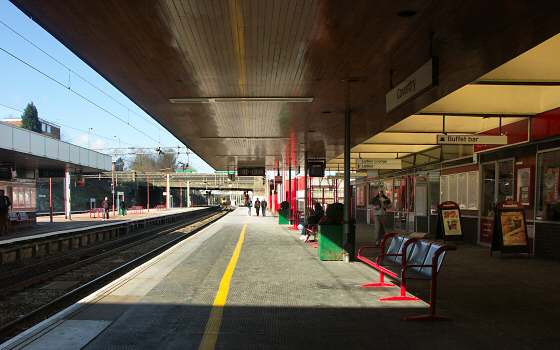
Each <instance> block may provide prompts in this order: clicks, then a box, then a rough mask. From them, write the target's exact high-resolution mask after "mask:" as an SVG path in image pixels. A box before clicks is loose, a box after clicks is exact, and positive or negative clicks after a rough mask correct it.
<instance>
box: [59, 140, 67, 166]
mask: <svg viewBox="0 0 560 350" xmlns="http://www.w3.org/2000/svg"><path fill="white" fill-rule="evenodd" d="M58 159H60V160H62V161H65V162H69V161H70V144H69V143H66V142H59V143H58Z"/></svg>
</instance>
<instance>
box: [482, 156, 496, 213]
mask: <svg viewBox="0 0 560 350" xmlns="http://www.w3.org/2000/svg"><path fill="white" fill-rule="evenodd" d="M495 197H496V166H495V165H494V163H489V164H482V213H481V215H482V216H486V217H493V216H494V204H495Z"/></svg>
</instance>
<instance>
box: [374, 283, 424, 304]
mask: <svg viewBox="0 0 560 350" xmlns="http://www.w3.org/2000/svg"><path fill="white" fill-rule="evenodd" d="M419 300H420V298H417V297H415V296H408V295H406V284H404V283H403V284H401V295H398V296H394V297H385V298H379V301H419Z"/></svg>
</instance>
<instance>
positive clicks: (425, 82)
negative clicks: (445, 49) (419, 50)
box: [385, 58, 437, 113]
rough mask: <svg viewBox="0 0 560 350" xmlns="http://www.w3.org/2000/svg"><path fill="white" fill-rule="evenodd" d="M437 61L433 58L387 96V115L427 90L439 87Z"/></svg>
mask: <svg viewBox="0 0 560 350" xmlns="http://www.w3.org/2000/svg"><path fill="white" fill-rule="evenodd" d="M436 62H437V60H436V59H435V58H431V59H430V60H429V61H428V62H426V63H424V64H423V65H422V67H420V68H418V69H417V70H416V72H414V73H412V74H411V75H409V76H408V77H407V78H406V79H405V80H403V81H402V82H401V83H400V84H398V85H397V86H395V88H394V89H391V91H389V92H388V93H387V94H386V95H385V108H386V111H387V113H389V112H390V111H392V110H393V109H395V108H397V107H398V106H400V105H402V104H403V103H405V102H406V101H408V100H411V99H412V98H413V97H415V96H416V95H418V94H419V93H420V92H422V91H424V90H426V89H427V88H429V87H431V86H434V85H437V65H436Z"/></svg>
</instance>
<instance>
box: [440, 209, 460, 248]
mask: <svg viewBox="0 0 560 350" xmlns="http://www.w3.org/2000/svg"><path fill="white" fill-rule="evenodd" d="M437 222H438V225H437V234H436V237H437V238H440V239H444V240H446V241H457V240H462V239H463V228H462V225H461V210H460V209H459V205H458V204H457V203H455V202H452V201H446V202H443V203H440V204H439V205H438V220H437Z"/></svg>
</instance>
